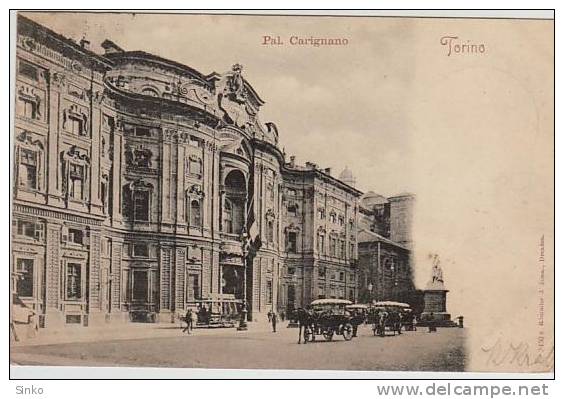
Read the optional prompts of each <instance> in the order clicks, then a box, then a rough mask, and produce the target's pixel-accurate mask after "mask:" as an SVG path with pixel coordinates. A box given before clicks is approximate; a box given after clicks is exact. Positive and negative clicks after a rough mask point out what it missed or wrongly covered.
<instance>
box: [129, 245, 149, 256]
mask: <svg viewBox="0 0 564 399" xmlns="http://www.w3.org/2000/svg"><path fill="white" fill-rule="evenodd" d="M133 256H140V257H143V258H146V257H148V256H149V246H148V245H147V244H133Z"/></svg>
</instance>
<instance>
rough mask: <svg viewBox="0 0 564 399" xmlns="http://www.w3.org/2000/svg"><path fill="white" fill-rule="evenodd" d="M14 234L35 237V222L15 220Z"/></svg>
mask: <svg viewBox="0 0 564 399" xmlns="http://www.w3.org/2000/svg"><path fill="white" fill-rule="evenodd" d="M16 235H18V236H25V237H29V238H36V236H35V223H33V222H28V221H27V220H18V221H17V222H16Z"/></svg>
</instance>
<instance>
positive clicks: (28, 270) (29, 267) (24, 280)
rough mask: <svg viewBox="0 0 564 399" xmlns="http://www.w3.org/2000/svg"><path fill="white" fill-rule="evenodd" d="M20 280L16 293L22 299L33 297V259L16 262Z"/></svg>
mask: <svg viewBox="0 0 564 399" xmlns="http://www.w3.org/2000/svg"><path fill="white" fill-rule="evenodd" d="M16 269H17V270H16V271H17V273H18V280H17V283H16V292H17V294H18V296H21V297H32V296H33V259H18V260H17V262H16Z"/></svg>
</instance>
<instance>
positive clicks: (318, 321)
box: [298, 299, 354, 343]
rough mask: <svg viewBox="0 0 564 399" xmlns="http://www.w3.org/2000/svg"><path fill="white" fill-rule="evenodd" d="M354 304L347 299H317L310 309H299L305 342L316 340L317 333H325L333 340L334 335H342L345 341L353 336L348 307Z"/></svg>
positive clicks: (324, 335)
mask: <svg viewBox="0 0 564 399" xmlns="http://www.w3.org/2000/svg"><path fill="white" fill-rule="evenodd" d="M349 305H352V302H351V301H348V300H346V299H316V300H315V301H313V302H312V303H311V305H310V309H309V310H305V309H300V310H298V318H299V323H300V339H299V341H298V343H300V342H301V331H302V329H303V331H304V333H303V334H304V342H305V343H307V342H309V341H315V337H316V336H317V335H323V337H324V338H325V340H326V341H331V340H332V339H333V336H335V335H342V336H343V338H344V339H345V341H350V340H351V339H352V338H353V334H354V327H353V322H354V321H353V320H352V317H351V314H350V312H349V311H348V310H347V309H346V307H347V306H349Z"/></svg>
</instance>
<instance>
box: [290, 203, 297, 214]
mask: <svg viewBox="0 0 564 399" xmlns="http://www.w3.org/2000/svg"><path fill="white" fill-rule="evenodd" d="M297 214H298V207H297V206H296V205H294V204H291V205H288V215H290V216H296V215H297Z"/></svg>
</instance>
